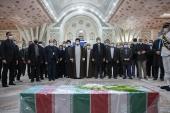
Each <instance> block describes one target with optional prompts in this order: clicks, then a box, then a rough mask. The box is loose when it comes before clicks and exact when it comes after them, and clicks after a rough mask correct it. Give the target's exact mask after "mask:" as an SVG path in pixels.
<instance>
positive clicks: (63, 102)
mask: <svg viewBox="0 0 170 113" xmlns="http://www.w3.org/2000/svg"><path fill="white" fill-rule="evenodd" d="M70 99H71V96H70V95H69V94H56V95H55V105H54V107H55V113H70V112H71V107H70V106H71V103H70V102H71V100H70Z"/></svg>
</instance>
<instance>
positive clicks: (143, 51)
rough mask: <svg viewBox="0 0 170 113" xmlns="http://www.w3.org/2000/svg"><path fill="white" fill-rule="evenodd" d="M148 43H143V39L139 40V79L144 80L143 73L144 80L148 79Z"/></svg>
mask: <svg viewBox="0 0 170 113" xmlns="http://www.w3.org/2000/svg"><path fill="white" fill-rule="evenodd" d="M146 42H147V41H145V42H144V41H143V39H139V43H138V45H137V50H136V51H137V62H138V71H139V79H141V78H142V71H143V76H144V79H147V73H146V61H147V59H146V58H147V51H148V48H147V45H146Z"/></svg>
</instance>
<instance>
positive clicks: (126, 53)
mask: <svg viewBox="0 0 170 113" xmlns="http://www.w3.org/2000/svg"><path fill="white" fill-rule="evenodd" d="M120 56H121V60H122V63H123V73H124V77H123V79H126V78H127V76H128V77H129V79H132V76H131V59H132V50H131V48H130V47H129V45H128V43H125V44H124V47H123V49H122V50H121V53H120Z"/></svg>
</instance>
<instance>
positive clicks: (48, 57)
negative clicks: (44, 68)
mask: <svg viewBox="0 0 170 113" xmlns="http://www.w3.org/2000/svg"><path fill="white" fill-rule="evenodd" d="M58 58H59V53H58V49H56V47H55V46H54V43H53V40H52V39H50V40H49V45H48V46H47V47H46V48H45V63H46V64H47V65H48V79H49V81H51V80H53V81H54V80H55V79H56V64H57V62H58Z"/></svg>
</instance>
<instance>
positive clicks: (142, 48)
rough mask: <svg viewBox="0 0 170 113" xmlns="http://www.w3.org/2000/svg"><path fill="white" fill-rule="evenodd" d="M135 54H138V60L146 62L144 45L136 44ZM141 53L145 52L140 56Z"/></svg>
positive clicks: (145, 47) (146, 47)
mask: <svg viewBox="0 0 170 113" xmlns="http://www.w3.org/2000/svg"><path fill="white" fill-rule="evenodd" d="M136 51H137V53H138V52H140V53H141V54H137V59H138V60H146V58H147V52H148V46H147V45H146V44H137V50H136ZM142 51H145V53H144V54H142Z"/></svg>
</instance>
